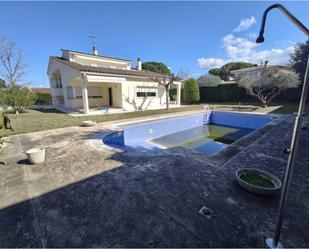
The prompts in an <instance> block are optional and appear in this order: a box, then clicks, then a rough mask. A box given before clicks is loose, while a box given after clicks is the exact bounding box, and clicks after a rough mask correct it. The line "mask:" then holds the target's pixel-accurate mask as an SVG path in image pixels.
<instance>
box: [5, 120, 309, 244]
mask: <svg viewBox="0 0 309 249" xmlns="http://www.w3.org/2000/svg"><path fill="white" fill-rule="evenodd" d="M307 122H308V120H307ZM292 126H293V118H292V117H288V118H286V119H284V120H283V121H280V122H279V124H278V125H275V126H273V125H268V126H266V127H264V128H262V129H259V130H257V131H255V132H253V133H251V134H250V135H249V136H247V137H245V138H244V139H242V140H239V141H238V142H236V143H234V144H232V145H231V146H229V147H228V148H227V149H226V150H224V151H222V152H220V153H218V154H217V155H216V156H213V157H208V156H205V155H200V154H194V153H192V152H190V151H187V150H185V149H182V148H174V149H171V150H166V151H162V152H161V153H159V154H158V153H157V154H151V153H148V154H147V153H146V154H145V153H144V154H140V155H138V154H129V153H125V152H121V151H114V150H109V149H106V148H104V147H102V148H98V149H97V150H96V149H93V147H92V146H93V145H95V143H93V138H98V137H99V138H100V136H102V134H104V132H108V129H110V127H111V125H110V124H98V125H97V126H95V127H92V128H79V127H72V128H64V129H59V130H52V131H46V132H39V133H32V134H27V135H18V136H14V137H11V141H12V144H9V145H8V146H7V147H6V148H5V150H4V153H5V155H4V161H5V162H6V164H5V165H0V167H1V168H0V169H1V175H0V178H1V179H0V185H1V186H0V208H1V210H0V246H1V247H264V246H265V244H264V241H265V238H267V237H269V236H271V235H272V233H273V230H274V223H275V217H276V210H277V206H278V201H279V196H278V195H277V196H275V197H273V198H265V197H257V196H254V195H251V194H249V193H247V192H245V191H243V190H242V189H241V188H240V187H239V186H238V185H237V184H236V183H235V180H234V174H235V171H236V170H237V169H238V168H243V167H256V168H261V169H265V170H268V171H270V172H272V173H273V174H275V175H277V176H278V177H280V178H282V176H283V174H284V170H285V167H286V159H287V155H285V154H283V153H282V152H283V149H284V148H285V147H288V146H289V143H290V138H291V133H292ZM307 127H308V128H307V130H302V138H301V141H300V151H299V153H298V158H297V164H296V167H295V172H294V176H293V182H292V185H291V186H292V188H291V194H290V198H289V203H288V210H287V219H286V221H285V223H284V226H283V233H282V243H283V244H284V246H286V247H309V199H308V196H309V170H308V167H309V153H308V152H309V125H308V124H307ZM99 131H101V132H102V131H103V133H98V132H99ZM37 146H44V147H46V148H47V158H46V162H45V163H44V164H40V165H30V164H28V162H27V160H25V159H26V157H25V155H24V151H26V150H27V149H29V148H32V147H37ZM202 206H206V207H208V208H211V209H212V210H214V213H213V216H212V217H210V218H207V217H205V216H203V215H201V214H200V213H199V212H198V211H199V210H200V208H201V207H202Z"/></svg>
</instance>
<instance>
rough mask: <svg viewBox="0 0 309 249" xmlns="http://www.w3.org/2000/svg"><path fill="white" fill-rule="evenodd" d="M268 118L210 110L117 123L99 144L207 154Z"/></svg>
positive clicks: (128, 148) (140, 149)
mask: <svg viewBox="0 0 309 249" xmlns="http://www.w3.org/2000/svg"><path fill="white" fill-rule="evenodd" d="M271 120H272V118H271V117H270V116H268V115H256V114H246V113H235V112H220V111H211V112H207V113H206V114H205V113H198V114H190V115H184V116H177V117H171V118H164V119H159V120H153V121H146V122H139V123H134V124H124V125H118V126H117V128H118V129H119V131H116V132H113V133H111V134H109V135H107V136H105V137H104V138H103V143H104V144H106V145H108V146H110V147H114V148H121V149H125V150H128V151H134V152H142V153H144V152H148V151H160V150H162V149H166V148H173V147H182V148H187V149H191V150H193V151H196V152H199V153H205V154H210V155H211V154H215V153H217V152H219V151H220V150H222V149H224V148H226V147H227V146H229V144H231V143H233V142H234V141H236V140H238V139H240V138H242V137H244V136H246V135H247V134H249V133H250V132H252V131H254V130H256V129H258V128H260V127H262V126H264V125H265V124H267V123H268V122H270V121H271Z"/></svg>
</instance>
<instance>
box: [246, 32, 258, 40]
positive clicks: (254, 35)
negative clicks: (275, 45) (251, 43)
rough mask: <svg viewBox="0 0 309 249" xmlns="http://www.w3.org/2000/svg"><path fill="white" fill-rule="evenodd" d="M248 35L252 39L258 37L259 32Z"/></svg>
mask: <svg viewBox="0 0 309 249" xmlns="http://www.w3.org/2000/svg"><path fill="white" fill-rule="evenodd" d="M248 37H249V38H250V39H256V38H257V37H258V34H257V33H250V34H248Z"/></svg>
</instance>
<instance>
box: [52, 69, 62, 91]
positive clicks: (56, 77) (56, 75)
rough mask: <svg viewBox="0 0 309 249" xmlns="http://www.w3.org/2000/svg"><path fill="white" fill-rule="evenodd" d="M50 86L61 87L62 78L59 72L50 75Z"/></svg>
mask: <svg viewBox="0 0 309 249" xmlns="http://www.w3.org/2000/svg"><path fill="white" fill-rule="evenodd" d="M52 87H53V88H62V80H61V75H60V73H59V72H57V73H54V74H53V77H52Z"/></svg>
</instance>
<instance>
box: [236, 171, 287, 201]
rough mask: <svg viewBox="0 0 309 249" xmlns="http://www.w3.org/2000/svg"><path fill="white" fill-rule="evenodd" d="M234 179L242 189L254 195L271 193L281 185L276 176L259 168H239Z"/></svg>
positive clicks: (275, 191) (276, 190)
mask: <svg viewBox="0 0 309 249" xmlns="http://www.w3.org/2000/svg"><path fill="white" fill-rule="evenodd" d="M236 179H237V182H238V183H239V185H240V186H241V187H242V188H243V189H245V190H246V191H248V192H250V193H252V194H255V195H263V196H269V195H273V194H275V193H277V192H278V191H279V190H280V189H281V186H282V183H281V181H280V179H279V178H278V177H276V176H274V175H272V174H270V173H268V172H266V171H263V170H259V169H251V168H244V169H239V170H237V171H236Z"/></svg>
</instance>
